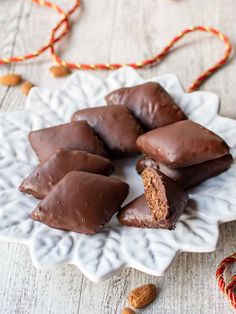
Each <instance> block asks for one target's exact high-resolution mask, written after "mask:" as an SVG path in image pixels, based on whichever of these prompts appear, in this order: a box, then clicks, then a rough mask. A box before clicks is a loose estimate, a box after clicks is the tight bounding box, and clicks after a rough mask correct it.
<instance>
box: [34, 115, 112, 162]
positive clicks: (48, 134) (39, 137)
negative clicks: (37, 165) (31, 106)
mask: <svg viewBox="0 0 236 314" xmlns="http://www.w3.org/2000/svg"><path fill="white" fill-rule="evenodd" d="M29 141H30V144H31V146H32V148H33V150H34V151H35V153H36V154H37V156H38V158H39V160H45V159H46V158H48V157H49V156H50V155H51V154H52V153H53V152H54V151H55V150H57V149H58V148H67V149H75V150H83V151H86V152H88V153H91V154H96V155H100V156H105V157H106V156H107V152H106V151H105V149H104V146H103V143H102V142H101V141H100V140H99V138H98V137H97V136H96V134H95V133H94V131H93V129H92V128H91V127H90V126H89V125H88V123H87V122H86V121H80V122H70V123H66V124H61V125H57V126H53V127H50V128H45V129H41V130H37V131H33V132H30V134H29Z"/></svg>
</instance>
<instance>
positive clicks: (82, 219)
mask: <svg viewBox="0 0 236 314" xmlns="http://www.w3.org/2000/svg"><path fill="white" fill-rule="evenodd" d="M128 192H129V186H128V184H127V183H124V182H122V181H120V180H118V179H115V178H111V177H105V176H102V175H98V174H93V173H88V172H81V171H72V172H70V173H68V174H67V175H66V176H65V177H64V178H63V179H62V180H61V181H60V182H59V183H58V184H57V185H56V186H55V187H54V188H53V189H52V190H51V192H50V193H49V194H48V195H47V196H46V197H45V198H44V199H43V200H42V201H41V202H40V203H39V205H38V206H37V207H36V209H35V210H34V211H33V212H32V214H31V218H32V219H34V220H37V221H40V222H42V223H44V224H46V225H48V226H49V227H52V228H56V229H61V230H67V231H74V232H79V233H84V234H94V233H96V232H98V231H99V230H101V229H102V228H103V227H104V226H105V225H106V224H107V223H108V222H109V220H110V219H111V217H112V216H113V214H114V213H115V212H116V211H117V210H118V209H119V208H120V206H121V204H122V203H123V201H124V200H125V198H126V197H127V195H128Z"/></svg>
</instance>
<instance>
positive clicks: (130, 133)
mask: <svg viewBox="0 0 236 314" xmlns="http://www.w3.org/2000/svg"><path fill="white" fill-rule="evenodd" d="M72 120H73V121H79V120H86V121H87V122H88V123H89V124H90V125H91V126H92V127H93V128H94V130H95V132H96V133H97V134H98V136H99V137H100V138H101V139H102V141H103V142H104V143H105V144H106V146H107V148H108V149H109V150H110V151H111V153H112V155H114V156H118V157H120V156H122V157H123V156H127V155H131V154H134V153H137V152H138V149H137V146H136V139H137V138H138V136H139V135H140V134H141V127H140V125H139V124H138V123H137V122H136V120H135V119H134V117H133V116H132V114H131V113H130V112H129V110H128V109H127V108H126V107H124V106H103V107H97V108H88V109H83V110H79V111H76V112H75V113H74V115H73V117H72Z"/></svg>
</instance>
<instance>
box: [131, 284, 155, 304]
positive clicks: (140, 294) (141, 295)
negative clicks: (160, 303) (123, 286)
mask: <svg viewBox="0 0 236 314" xmlns="http://www.w3.org/2000/svg"><path fill="white" fill-rule="evenodd" d="M156 294H157V289H156V286H155V285H152V284H147V285H143V286H140V287H138V288H136V289H133V290H132V291H131V292H130V293H129V296H128V301H129V304H130V305H131V306H133V307H134V308H136V309H141V308H143V307H145V306H147V305H148V304H150V303H151V302H153V301H154V300H155V298H156Z"/></svg>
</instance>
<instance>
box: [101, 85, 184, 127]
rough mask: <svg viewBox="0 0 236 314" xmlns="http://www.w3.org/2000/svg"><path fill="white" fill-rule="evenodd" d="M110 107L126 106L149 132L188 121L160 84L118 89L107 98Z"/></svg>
mask: <svg viewBox="0 0 236 314" xmlns="http://www.w3.org/2000/svg"><path fill="white" fill-rule="evenodd" d="M105 99H106V101H107V103H108V105H125V106H126V107H128V108H129V110H130V111H131V112H132V113H133V114H134V116H135V117H136V119H137V120H138V121H139V122H140V123H141V124H142V126H143V127H144V128H145V129H147V130H152V129H155V128H159V127H161V126H164V125H168V124H171V123H174V122H177V121H180V120H184V119H186V116H185V114H184V113H183V111H182V110H181V109H180V108H179V107H178V106H177V104H176V103H175V102H174V100H173V99H172V97H171V96H170V95H169V94H168V93H167V92H166V90H165V89H164V88H163V87H162V86H161V85H160V84H158V83H155V82H148V83H145V84H141V85H137V86H134V87H123V88H120V89H117V90H115V91H113V92H111V93H110V94H108V95H107V96H106V97H105Z"/></svg>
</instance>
